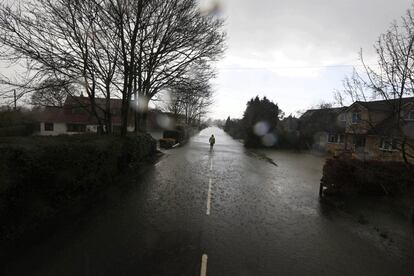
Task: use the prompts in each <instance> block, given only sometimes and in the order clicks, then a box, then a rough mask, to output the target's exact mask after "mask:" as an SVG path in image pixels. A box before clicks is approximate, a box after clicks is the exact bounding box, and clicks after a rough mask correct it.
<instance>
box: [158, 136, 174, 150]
mask: <svg viewBox="0 0 414 276" xmlns="http://www.w3.org/2000/svg"><path fill="white" fill-rule="evenodd" d="M175 143H176V142H175V139H172V138H161V139H160V147H161V148H164V149H170V148H172V147H173V146H174V145H175Z"/></svg>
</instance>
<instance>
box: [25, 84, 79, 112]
mask: <svg viewBox="0 0 414 276" xmlns="http://www.w3.org/2000/svg"><path fill="white" fill-rule="evenodd" d="M74 94H75V89H74V87H73V86H72V85H71V84H69V83H67V82H66V81H65V80H57V79H49V80H45V81H43V82H42V83H41V84H40V85H39V87H38V88H37V89H36V91H35V92H33V94H32V96H31V101H30V104H32V105H34V106H37V107H41V106H56V107H62V106H63V104H64V103H65V100H66V97H67V95H74Z"/></svg>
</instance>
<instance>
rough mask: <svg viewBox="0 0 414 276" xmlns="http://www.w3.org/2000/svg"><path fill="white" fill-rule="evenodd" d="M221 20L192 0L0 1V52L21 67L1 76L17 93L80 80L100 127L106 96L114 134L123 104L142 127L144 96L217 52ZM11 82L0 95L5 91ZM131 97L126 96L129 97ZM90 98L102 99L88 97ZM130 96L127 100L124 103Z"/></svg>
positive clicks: (105, 120)
mask: <svg viewBox="0 0 414 276" xmlns="http://www.w3.org/2000/svg"><path fill="white" fill-rule="evenodd" d="M222 25H223V21H222V20H220V19H217V18H214V17H212V16H209V15H204V14H202V13H201V12H200V11H199V9H198V6H197V1H195V0H172V1H161V0H152V1H150V0H136V1H132V0H126V1H120V0H85V1H78V0H35V1H28V0H26V1H24V0H22V2H21V3H20V2H19V3H18V4H12V5H10V4H4V3H2V4H0V43H1V46H2V51H3V52H2V53H3V55H2V56H3V58H5V59H6V60H8V61H10V62H11V63H18V64H20V65H22V66H24V68H25V71H26V73H25V74H24V78H22V79H20V80H10V79H7V78H5V77H3V78H2V83H3V84H4V85H7V86H9V87H11V88H13V89H16V87H17V88H18V89H19V97H23V96H24V95H25V94H26V93H31V92H33V91H34V89H35V88H36V87H37V86H38V85H37V84H38V83H41V82H43V81H44V80H45V79H48V78H50V77H51V76H53V77H54V78H56V79H65V80H67V81H68V82H70V83H74V84H78V85H79V84H82V85H83V86H84V89H85V92H86V94H87V96H88V98H89V101H90V106H91V110H90V112H91V114H93V115H94V116H95V117H96V118H97V120H98V123H99V124H100V125H105V126H106V129H107V131H108V132H110V130H111V128H112V126H111V106H110V103H111V101H110V99H111V98H112V97H119V98H121V99H122V110H121V117H122V127H121V135H125V134H126V132H127V126H128V121H129V118H130V116H129V115H130V114H129V113H130V109H131V105H132V106H135V107H136V106H137V103H138V99H139V107H140V109H139V115H140V116H139V117H138V116H137V122H139V124H137V128H138V127H139V126H141V127H140V129H141V130H146V114H147V109H148V102H149V100H151V99H152V98H153V97H154V96H155V95H156V94H158V93H159V92H160V91H162V90H163V89H167V88H168V87H170V86H171V85H172V84H173V83H176V82H177V81H179V80H180V78H182V76H184V75H186V74H187V72H188V70H189V68H190V67H191V66H192V65H194V64H197V63H211V62H212V61H215V60H216V59H217V58H218V57H219V55H220V54H221V53H222V51H223V43H224V37H225V36H224V33H223V32H222V31H221V27H222ZM10 91H12V90H11V89H10V90H8V91H7V92H4V94H5V95H6V96H7V95H10ZM133 95H135V100H134V102H132V96H133ZM98 97H104V98H105V99H106V105H105V106H101V105H98V104H96V99H97V98H98ZM132 103H133V104H132Z"/></svg>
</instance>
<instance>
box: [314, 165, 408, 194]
mask: <svg viewBox="0 0 414 276" xmlns="http://www.w3.org/2000/svg"><path fill="white" fill-rule="evenodd" d="M413 188H414V172H413V170H412V169H410V168H408V167H407V165H406V164H404V163H402V162H383V161H360V160H354V159H339V158H336V159H328V160H327V161H326V163H325V165H324V168H323V177H322V179H321V194H322V195H353V194H364V195H389V196H396V195H402V194H407V193H409V192H412V190H413Z"/></svg>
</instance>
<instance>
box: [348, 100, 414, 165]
mask: <svg viewBox="0 0 414 276" xmlns="http://www.w3.org/2000/svg"><path fill="white" fill-rule="evenodd" d="M397 101H398V100H387V101H386V100H383V101H371V102H362V101H357V102H355V103H353V104H352V105H351V106H350V107H349V108H348V109H347V112H346V128H345V135H346V137H345V144H344V150H346V151H349V152H352V154H353V155H354V156H355V157H358V158H360V159H375V160H395V161H398V160H401V159H402V155H401V151H400V150H399V149H400V148H401V142H402V141H403V139H404V138H403V137H405V139H406V142H407V144H408V145H411V146H414V97H411V98H404V99H402V102H401V105H399V104H398V102H397ZM397 104H398V105H397ZM397 106H401V110H400V111H399V115H400V118H401V120H400V123H398V111H396V109H397V108H396V107H397ZM407 152H408V153H410V154H413V153H414V151H413V149H409V148H407Z"/></svg>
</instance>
